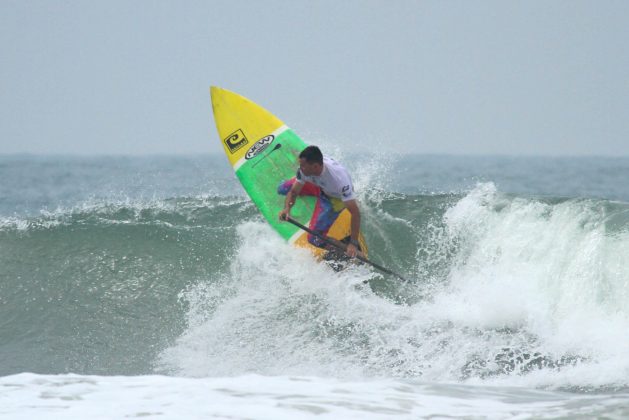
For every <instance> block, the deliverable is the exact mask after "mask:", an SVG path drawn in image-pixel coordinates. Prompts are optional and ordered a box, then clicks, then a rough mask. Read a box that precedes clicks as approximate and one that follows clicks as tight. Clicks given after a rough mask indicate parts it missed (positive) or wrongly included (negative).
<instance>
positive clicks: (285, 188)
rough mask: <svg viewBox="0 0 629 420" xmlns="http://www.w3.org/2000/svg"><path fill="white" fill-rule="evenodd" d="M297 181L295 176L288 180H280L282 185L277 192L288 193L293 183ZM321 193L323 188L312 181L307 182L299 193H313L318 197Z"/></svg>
mask: <svg viewBox="0 0 629 420" xmlns="http://www.w3.org/2000/svg"><path fill="white" fill-rule="evenodd" d="M295 182H297V181H296V180H295V178H294V177H293V178H291V179H287V180H286V181H282V182H280V185H279V186H278V187H277V193H278V194H281V195H286V194H288V192H289V191H290V189H291V187H292V186H293V184H294V183H295ZM320 193H321V189H320V188H319V187H317V186H316V185H315V184H313V183H311V182H306V183H305V184H304V186H303V187H302V188H301V191H300V192H299V195H312V196H315V197H318V196H319V194H320Z"/></svg>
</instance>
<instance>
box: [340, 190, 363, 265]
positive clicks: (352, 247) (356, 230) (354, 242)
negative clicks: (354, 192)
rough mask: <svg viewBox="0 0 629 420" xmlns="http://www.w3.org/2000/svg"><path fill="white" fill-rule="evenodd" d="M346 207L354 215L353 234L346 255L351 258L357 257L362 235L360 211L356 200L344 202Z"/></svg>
mask: <svg viewBox="0 0 629 420" xmlns="http://www.w3.org/2000/svg"><path fill="white" fill-rule="evenodd" d="M344 204H345V207H346V208H347V210H348V211H349V213H350V214H351V215H352V232H351V236H350V243H349V245H347V250H346V253H347V255H349V256H350V257H355V256H356V254H357V253H358V235H359V234H360V209H359V208H358V203H357V202H356V200H347V201H345V202H344Z"/></svg>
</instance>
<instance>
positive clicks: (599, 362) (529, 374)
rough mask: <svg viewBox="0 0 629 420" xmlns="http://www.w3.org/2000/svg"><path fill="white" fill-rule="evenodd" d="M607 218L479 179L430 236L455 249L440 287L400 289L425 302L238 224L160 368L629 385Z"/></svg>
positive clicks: (619, 282) (616, 247)
mask: <svg viewBox="0 0 629 420" xmlns="http://www.w3.org/2000/svg"><path fill="white" fill-rule="evenodd" d="M606 217H607V216H606V214H605V212H604V211H603V210H602V208H601V207H600V206H599V205H598V204H596V203H592V202H589V201H584V200H581V201H578V200H576V201H564V202H561V203H558V204H548V203H543V202H541V201H537V200H531V199H522V198H516V199H514V198H509V197H505V196H503V195H502V194H500V193H499V192H498V191H497V190H496V188H495V186H493V185H492V184H481V185H479V186H478V187H477V188H476V189H474V190H473V191H471V192H470V193H469V194H468V195H467V196H465V197H464V198H463V199H461V200H460V201H459V202H458V203H456V204H455V205H454V206H453V207H452V208H450V209H449V210H448V211H447V212H446V213H445V215H444V219H443V233H442V234H441V235H436V236H435V240H438V241H440V242H439V243H435V244H433V245H434V246H435V248H437V249H438V248H439V247H443V248H444V249H445V248H451V247H452V246H455V247H456V252H455V253H454V256H453V257H451V258H450V267H449V270H448V273H447V278H446V279H445V283H443V284H441V285H440V286H439V287H430V288H428V285H427V284H425V283H424V282H423V281H422V279H415V282H414V283H413V284H412V285H410V286H406V287H411V288H417V289H423V288H425V289H426V290H425V293H424V295H426V293H427V295H426V296H425V298H424V299H422V300H420V301H419V302H416V303H413V304H412V305H402V304H398V303H395V302H394V301H393V300H392V299H390V298H388V297H387V296H388V295H387V294H386V293H384V294H383V293H379V292H377V289H378V287H380V288H382V287H384V288H385V289H386V288H387V287H388V288H389V289H390V288H391V287H394V286H391V285H386V284H384V285H383V284H382V283H381V282H382V280H375V282H376V283H375V285H376V286H377V285H378V284H380V286H378V287H375V288H374V289H372V287H370V286H369V285H366V284H363V281H366V280H370V279H371V281H374V279H375V277H374V274H373V273H372V272H371V271H369V270H368V269H367V268H365V267H362V268H352V269H348V270H346V271H344V272H342V273H340V274H337V273H334V272H333V271H332V270H331V269H330V268H329V267H328V266H326V265H325V264H323V263H319V262H316V261H315V260H313V259H312V258H311V256H310V255H309V254H308V253H307V252H306V251H304V250H297V249H294V248H292V247H290V246H288V245H286V244H285V243H284V242H283V241H282V240H281V239H280V238H278V237H277V235H276V234H275V233H274V232H272V230H271V228H270V227H268V226H267V225H266V224H264V223H257V222H247V223H243V224H242V225H240V227H239V230H238V233H239V237H240V242H241V243H240V246H239V251H238V254H237V255H235V256H234V259H235V262H234V264H233V265H232V267H231V274H230V276H227V277H224V278H220V279H208V281H207V282H205V283H201V284H200V285H198V286H196V287H193V288H191V289H190V290H188V291H187V293H186V294H185V296H184V299H185V300H186V301H188V302H189V303H190V309H189V313H188V322H189V328H188V330H187V331H186V333H185V334H184V335H183V336H182V337H180V338H179V340H178V341H177V342H176V343H174V344H173V346H172V347H170V348H169V349H167V350H165V351H164V352H163V353H162V355H161V357H160V361H159V363H158V369H159V371H165V372H169V373H174V374H178V375H184V376H195V377H205V376H224V375H242V374H246V373H258V374H264V375H287V374H290V375H315V376H332V377H337V378H346V379H361V378H362V379H364V378H377V377H382V378H391V377H403V378H421V379H422V380H426V381H431V382H467V383H484V384H500V385H510V386H515V385H518V386H528V387H540V386H541V387H551V388H566V387H567V388H570V387H586V388H589V387H594V388H596V387H609V386H620V387H624V386H627V385H628V382H627V378H628V377H629V356H627V354H629V352H628V351H627V350H628V349H627V348H626V347H627V343H629V311H628V310H627V309H626V305H624V304H623V303H624V302H626V299H627V294H628V287H627V279H628V278H629V268H627V267H626V265H625V264H624V256H625V255H626V251H627V244H629V236H628V234H627V233H623V232H616V233H614V234H613V235H610V234H609V233H608V232H606V228H605V223H604V222H605V220H606ZM446 242H447V243H446ZM436 257H438V256H436ZM407 290H408V289H407ZM208 296H210V297H211V299H209V300H206V298H207V297H208Z"/></svg>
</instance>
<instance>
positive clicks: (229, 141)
mask: <svg viewBox="0 0 629 420" xmlns="http://www.w3.org/2000/svg"><path fill="white" fill-rule="evenodd" d="M223 141H224V142H225V144H226V145H227V147H228V148H229V152H230V153H231V154H234V153H235V152H236V151H237V150H239V149H242V148H243V147H244V145H245V144H247V143H249V140H247V137H245V133H243V132H242V130H236V131H234V132H233V133H231V134H230V135H229V136H227V137H226V138H225V140H223Z"/></svg>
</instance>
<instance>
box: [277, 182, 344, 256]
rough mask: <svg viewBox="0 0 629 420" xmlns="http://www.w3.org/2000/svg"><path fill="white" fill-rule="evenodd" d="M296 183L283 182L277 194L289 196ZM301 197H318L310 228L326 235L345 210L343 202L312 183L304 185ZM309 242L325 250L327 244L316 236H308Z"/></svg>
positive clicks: (300, 193)
mask: <svg viewBox="0 0 629 420" xmlns="http://www.w3.org/2000/svg"><path fill="white" fill-rule="evenodd" d="M295 182H297V180H296V179H295V178H291V179H289V180H286V181H282V182H281V183H280V185H279V186H278V187H277V193H278V194H281V195H286V194H288V192H289V191H290V189H291V188H292V186H293V184H294V183H295ZM299 195H300V196H303V195H310V196H314V197H317V204H316V206H315V210H314V212H313V213H312V217H311V218H310V226H309V227H310V229H312V230H314V231H315V232H318V233H320V234H322V235H326V234H327V233H328V230H329V229H330V227H331V226H332V225H333V224H334V221H335V220H336V219H337V218H338V217H339V214H341V212H342V211H343V209H344V208H345V204H344V203H343V201H342V200H340V199H338V198H334V197H329V196H328V195H326V194H325V193H324V192H323V191H321V188H319V187H318V186H316V185H315V184H313V183H311V182H306V183H305V184H304V186H303V187H302V188H301V191H300V192H299ZM308 242H310V243H311V244H312V245H314V246H316V247H318V248H325V242H323V241H322V240H321V239H319V238H317V237H316V236H314V235H311V234H308Z"/></svg>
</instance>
